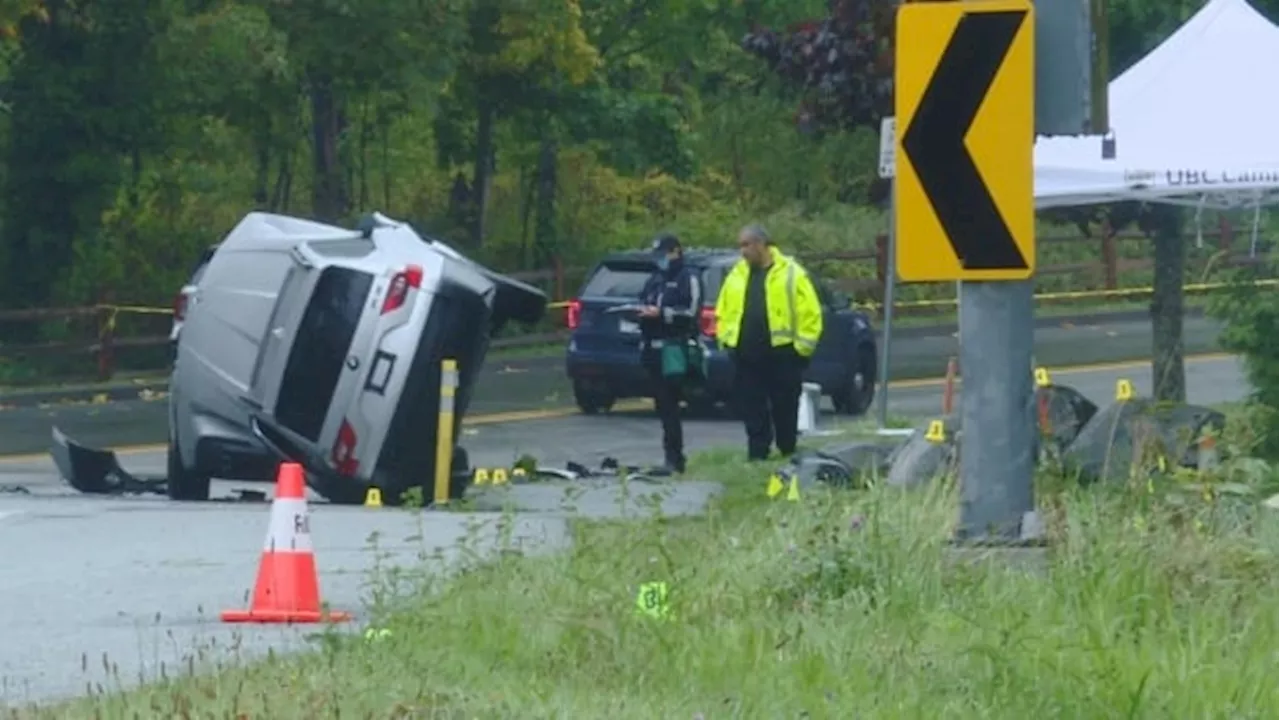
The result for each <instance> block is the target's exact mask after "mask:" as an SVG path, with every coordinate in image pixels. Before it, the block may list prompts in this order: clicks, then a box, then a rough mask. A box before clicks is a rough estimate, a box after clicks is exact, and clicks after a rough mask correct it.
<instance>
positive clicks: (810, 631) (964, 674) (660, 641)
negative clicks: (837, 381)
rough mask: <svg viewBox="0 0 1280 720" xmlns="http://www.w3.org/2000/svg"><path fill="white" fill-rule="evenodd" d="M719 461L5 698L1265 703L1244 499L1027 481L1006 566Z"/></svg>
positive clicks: (456, 704)
mask: <svg viewBox="0 0 1280 720" xmlns="http://www.w3.org/2000/svg"><path fill="white" fill-rule="evenodd" d="M738 457H739V452H738V449H736V448H735V449H734V450H731V451H729V450H726V451H720V452H712V453H708V454H705V455H703V456H701V457H699V458H697V460H696V461H695V462H694V463H693V466H692V467H691V472H690V474H691V475H693V476H697V477H699V478H702V479H714V480H718V481H720V482H723V483H724V484H725V486H726V493H725V496H724V497H723V498H722V500H721V501H720V502H719V503H717V505H716V507H714V508H713V510H712V511H711V512H710V513H709V514H708V515H706V516H705V517H702V518H696V519H686V520H664V519H660V518H657V517H654V518H652V519H648V520H644V521H640V522H633V523H630V524H627V523H621V522H585V521H583V522H580V523H579V524H578V525H577V527H576V530H575V532H576V536H577V542H576V543H575V547H574V549H573V550H572V551H569V552H566V553H563V554H559V555H555V556H549V557H539V558H536V559H520V558H517V557H514V556H508V557H506V558H504V559H502V560H499V561H496V562H495V563H493V564H490V565H487V566H484V567H480V568H476V569H474V570H472V571H470V572H467V573H465V574H463V575H462V576H460V577H459V578H457V579H456V580H454V581H453V582H451V583H450V584H449V585H447V586H440V587H435V588H429V590H430V591H429V592H424V593H423V594H420V595H415V596H413V597H411V598H410V599H409V600H408V601H407V603H406V604H405V605H403V606H401V607H399V608H398V611H397V612H395V613H391V614H389V615H387V616H385V619H382V620H380V621H379V622H378V627H379V628H380V629H384V630H385V632H379V633H377V634H376V635H375V637H374V639H372V640H371V639H369V638H368V637H367V636H366V637H360V636H344V637H338V636H329V637H326V638H324V642H323V643H321V644H322V649H320V650H318V651H317V652H315V653H312V654H309V655H304V656H297V657H289V658H270V659H268V660H266V661H263V662H260V663H256V664H254V665H252V666H249V667H247V668H238V669H229V670H223V671H221V672H219V673H218V674H216V675H203V676H196V677H185V678H181V679H177V680H171V681H168V682H165V683H162V684H157V685H152V686H149V687H146V688H142V689H139V690H135V691H131V692H129V693H126V694H119V695H111V696H104V697H97V698H89V699H84V700H78V701H74V702H72V703H70V704H67V705H61V706H57V707H50V708H46V709H44V710H39V711H37V710H30V711H22V712H19V713H17V714H15V715H14V717H17V718H33V717H50V718H52V717H57V718H80V717H84V718H90V717H92V718H115V717H121V718H124V717H193V718H194V717H208V718H223V717H244V718H258V717H271V718H281V719H285V718H299V719H300V718H315V717H361V718H409V717H415V718H427V717H439V718H445V717H448V718H471V717H484V718H497V717H502V718H507V717H509V718H551V717H558V718H560V717H563V718H598V717H614V718H637V719H641V718H643V719H645V720H650V719H652V718H707V719H709V718H721V717H746V718H757V717H759V718H782V717H806V716H807V717H813V718H819V717H821V718H852V717H876V718H880V717H901V718H928V717H992V718H1006V717H1007V718H1017V719H1019V720H1021V719H1023V718H1027V717H1037V716H1043V717H1049V716H1052V717H1113V716H1120V715H1123V716H1127V717H1150V718H1167V717H1205V718H1208V717H1232V718H1241V717H1275V716H1276V714H1277V697H1276V692H1275V677H1276V673H1277V665H1276V663H1277V655H1276V635H1277V618H1276V612H1275V608H1276V595H1277V570H1278V566H1277V554H1276V546H1275V537H1276V533H1275V530H1274V525H1271V526H1270V529H1269V530H1259V528H1258V525H1259V524H1260V523H1265V522H1269V520H1266V519H1265V518H1267V517H1268V516H1267V515H1266V514H1265V513H1267V512H1270V511H1261V512H1260V511H1259V510H1258V509H1257V508H1258V505H1257V503H1248V504H1245V503H1240V504H1233V503H1231V502H1230V501H1229V500H1225V499H1221V498H1220V499H1216V500H1205V499H1203V498H1201V493H1200V492H1199V491H1198V489H1196V488H1182V487H1172V486H1171V487H1160V488H1157V489H1156V490H1155V492H1151V491H1150V490H1148V488H1147V484H1146V483H1145V482H1138V483H1134V485H1133V486H1132V487H1123V488H1111V489H1097V490H1091V491H1084V490H1079V489H1074V488H1072V489H1068V488H1066V487H1065V486H1064V485H1063V484H1062V483H1061V481H1055V480H1054V479H1052V478H1049V477H1045V478H1041V480H1040V487H1039V492H1040V498H1041V504H1042V509H1043V512H1044V514H1045V519H1046V524H1047V527H1048V530H1049V532H1050V534H1051V538H1052V541H1053V542H1052V548H1051V551H1050V554H1049V558H1048V561H1047V569H1046V570H1045V571H1044V572H1043V573H1041V574H1028V573H1020V572H1014V571H1010V570H1008V569H1005V568H1004V566H1002V565H1000V564H998V563H990V564H977V565H964V564H957V563H954V562H951V561H949V560H948V558H949V557H950V556H949V554H948V553H947V550H946V546H945V543H946V539H947V537H948V533H949V527H950V525H951V522H952V520H953V518H954V516H955V508H956V498H955V494H954V492H953V489H952V488H950V487H945V486H939V487H936V488H934V489H933V490H930V491H927V492H924V493H902V492H897V491H892V490H889V489H884V488H873V489H872V490H869V491H866V492H860V493H849V492H844V493H838V492H822V491H815V492H812V493H805V495H804V496H803V497H802V498H801V500H800V501H799V502H795V503H790V502H785V501H768V500H766V499H765V497H764V493H763V478H762V477H761V475H762V469H761V468H760V467H758V466H757V467H748V466H744V465H742V464H741V463H740V462H738ZM1188 489H1190V490H1194V491H1191V492H1184V491H1183V490H1188ZM1223 497H1226V496H1223ZM1267 538H1269V539H1267ZM406 580H407V581H410V582H414V581H415V579H414V578H411V577H405V576H397V577H391V576H386V577H382V578H380V586H381V587H388V588H389V587H390V586H391V584H393V582H394V583H395V584H402V583H404V582H405V581H406ZM650 581H664V582H667V583H669V587H670V590H671V603H670V606H671V611H672V613H673V617H672V618H671V619H669V620H667V621H662V620H657V619H652V618H649V617H643V616H637V614H636V613H635V611H634V608H635V602H636V592H637V586H638V585H639V584H640V583H644V582H650ZM388 609H389V606H387V605H382V606H379V607H375V608H374V609H373V610H374V613H375V616H376V615H378V614H380V613H382V612H385V611H387V610H388ZM805 713H807V715H806V714H805Z"/></svg>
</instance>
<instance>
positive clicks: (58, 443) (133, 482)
mask: <svg viewBox="0 0 1280 720" xmlns="http://www.w3.org/2000/svg"><path fill="white" fill-rule="evenodd" d="M50 455H52V456H53V464H54V467H55V468H57V470H58V475H59V476H61V478H62V480H63V482H65V483H67V484H68V485H70V486H71V487H72V488H73V489H75V490H77V491H79V492H82V493H85V494H86V495H165V494H166V493H168V478H166V477H163V476H155V475H135V474H133V473H131V472H129V471H127V470H125V469H124V468H123V467H121V466H120V461H119V459H118V458H117V457H116V454H115V453H114V452H112V451H110V450H99V449H97V448H91V447H88V446H86V445H81V444H80V443H78V442H76V441H75V440H72V439H71V438H69V437H67V436H66V434H64V433H63V432H62V431H61V430H59V429H58V428H57V427H54V428H53V444H52V446H51V448H50ZM234 492H235V493H236V497H234V498H231V499H233V500H239V501H245V502H262V501H265V500H266V493H264V492H260V491H254V490H244V489H237V490H235V491H234Z"/></svg>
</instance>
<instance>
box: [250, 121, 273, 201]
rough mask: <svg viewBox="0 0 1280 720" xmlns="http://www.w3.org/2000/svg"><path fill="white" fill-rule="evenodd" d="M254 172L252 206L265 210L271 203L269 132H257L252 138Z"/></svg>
mask: <svg viewBox="0 0 1280 720" xmlns="http://www.w3.org/2000/svg"><path fill="white" fill-rule="evenodd" d="M253 144H254V146H255V147H254V153H253V154H254V160H255V167H254V174H253V206H254V207H255V208H257V209H258V210H267V209H269V208H270V203H271V136H270V133H266V132H261V131H260V132H259V133H258V134H257V135H256V136H255V137H254V140H253Z"/></svg>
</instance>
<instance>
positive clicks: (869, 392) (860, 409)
mask: <svg viewBox="0 0 1280 720" xmlns="http://www.w3.org/2000/svg"><path fill="white" fill-rule="evenodd" d="M875 394H876V351H875V348H874V347H872V346H871V345H860V346H858V351H857V352H856V353H855V354H854V362H853V367H852V368H850V372H849V380H848V382H847V383H845V385H844V387H842V388H839V389H837V390H836V391H835V392H834V393H832V394H831V404H832V405H834V406H835V410H836V412H838V413H840V414H841V415H855V416H856V415H862V414H863V413H865V412H866V411H867V409H868V408H870V407H871V400H872V399H873V398H874V397H875Z"/></svg>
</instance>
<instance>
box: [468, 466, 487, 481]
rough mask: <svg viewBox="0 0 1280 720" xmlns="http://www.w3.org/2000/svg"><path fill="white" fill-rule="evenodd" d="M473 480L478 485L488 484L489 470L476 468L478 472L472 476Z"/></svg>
mask: <svg viewBox="0 0 1280 720" xmlns="http://www.w3.org/2000/svg"><path fill="white" fill-rule="evenodd" d="M471 482H472V483H474V484H476V485H488V484H489V471H488V470H485V469H484V468H476V474H475V475H474V476H473V477H472V480H471Z"/></svg>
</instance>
